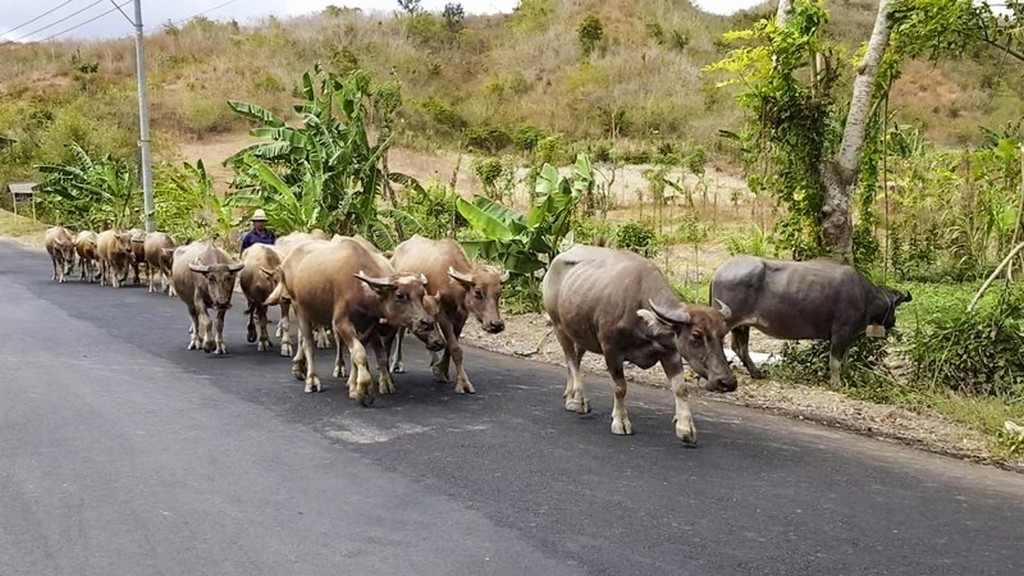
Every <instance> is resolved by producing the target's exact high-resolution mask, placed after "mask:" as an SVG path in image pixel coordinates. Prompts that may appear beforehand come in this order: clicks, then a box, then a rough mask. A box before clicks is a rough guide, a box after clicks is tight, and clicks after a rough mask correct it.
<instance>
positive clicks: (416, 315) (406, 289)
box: [355, 270, 444, 352]
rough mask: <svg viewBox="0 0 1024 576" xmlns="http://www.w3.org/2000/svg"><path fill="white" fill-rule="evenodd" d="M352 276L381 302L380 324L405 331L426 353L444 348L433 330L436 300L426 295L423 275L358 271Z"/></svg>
mask: <svg viewBox="0 0 1024 576" xmlns="http://www.w3.org/2000/svg"><path fill="white" fill-rule="evenodd" d="M355 277H356V278H358V279H359V280H361V281H362V282H363V283H365V284H366V285H367V286H369V287H370V288H371V289H372V290H373V291H374V292H376V293H377V296H378V297H379V298H380V301H381V316H380V323H381V324H387V325H389V326H393V327H395V328H407V329H409V330H410V331H411V332H412V333H413V334H415V335H416V337H417V338H419V339H420V340H422V341H423V342H424V343H425V344H426V345H427V349H428V350H432V351H435V352H436V351H438V350H441V349H442V348H444V338H442V336H441V331H440V330H438V328H437V312H438V306H437V301H436V300H435V299H433V298H431V297H429V296H427V278H426V276H424V275H423V274H394V275H391V276H384V277H372V276H367V275H366V274H365V273H364V272H363V271H362V270H360V271H359V272H357V273H356V274H355Z"/></svg>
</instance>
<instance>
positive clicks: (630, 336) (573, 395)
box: [543, 244, 736, 443]
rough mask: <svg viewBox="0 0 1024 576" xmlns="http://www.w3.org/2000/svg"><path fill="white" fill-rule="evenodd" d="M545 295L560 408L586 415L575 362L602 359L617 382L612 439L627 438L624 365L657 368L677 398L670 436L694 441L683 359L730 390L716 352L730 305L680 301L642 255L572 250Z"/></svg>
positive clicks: (561, 258)
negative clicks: (560, 380) (561, 378)
mask: <svg viewBox="0 0 1024 576" xmlns="http://www.w3.org/2000/svg"><path fill="white" fill-rule="evenodd" d="M543 294H544V308H545V309H546V310H547V313H548V316H550V317H551V322H552V324H553V327H554V332H555V336H556V337H557V338H558V343H559V344H561V346H562V351H563V352H564V353H565V363H566V367H567V368H568V377H567V378H566V386H565V392H564V393H563V394H562V395H563V396H564V397H565V409H566V410H571V411H574V412H578V413H580V414H586V413H588V412H590V403H589V402H588V401H587V397H586V395H585V394H584V392H583V378H582V377H581V376H580V360H581V359H582V358H583V355H584V354H585V353H587V352H593V353H595V354H602V355H603V356H604V359H605V364H606V365H607V366H608V372H609V373H611V376H612V379H613V380H614V381H615V398H614V405H613V407H612V434H632V433H633V426H632V424H631V423H630V421H629V415H628V414H627V413H626V403H625V399H626V378H625V376H624V375H623V371H622V365H623V362H624V361H628V362H630V363H632V364H635V365H636V366H638V367H640V368H642V369H645V370H646V369H648V368H650V367H651V366H654V365H655V364H657V363H661V367H662V368H663V369H664V370H665V375H666V376H667V377H668V381H669V383H670V384H671V386H672V391H673V392H674V393H675V399H676V406H675V419H674V420H675V432H676V436H678V437H679V439H680V440H682V441H683V442H687V443H694V442H696V441H697V430H696V428H694V425H693V416H692V414H691V412H690V401H689V392H688V390H687V387H686V384H685V382H684V380H683V363H682V358H685V359H686V360H687V362H689V363H690V364H691V365H692V366H693V367H694V369H695V370H697V371H698V372H700V371H703V372H705V373H707V374H708V379H709V380H710V381H712V382H713V383H714V384H715V386H716V387H719V388H722V389H733V390H734V389H735V388H736V379H735V377H734V376H733V375H732V372H731V371H730V370H729V363H728V361H727V360H726V359H725V352H724V351H723V350H722V339H723V338H724V337H725V334H726V319H727V318H728V316H729V313H730V312H729V308H728V306H724V305H722V308H721V310H716V309H714V308H710V307H708V306H700V305H696V304H688V303H684V302H682V301H681V300H680V299H679V297H678V296H677V295H676V293H675V292H674V291H673V290H672V287H671V286H670V285H669V283H668V280H667V279H666V278H665V276H664V274H662V272H661V270H659V269H658V267H657V266H655V265H654V263H653V262H651V261H650V260H648V259H646V258H644V257H642V256H639V255H637V254H634V253H633V252H620V251H616V250H611V249H608V248H598V247H593V246H584V245H581V244H576V245H574V246H573V247H572V248H570V249H569V250H567V251H566V252H563V253H561V254H559V255H558V256H556V257H555V259H554V260H553V261H552V262H551V265H550V267H549V268H548V271H547V273H546V274H545V275H544V283H543Z"/></svg>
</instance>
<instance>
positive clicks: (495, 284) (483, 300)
mask: <svg viewBox="0 0 1024 576" xmlns="http://www.w3.org/2000/svg"><path fill="white" fill-rule="evenodd" d="M448 277H449V278H451V279H452V280H455V281H456V282H458V283H459V285H461V286H462V288H463V289H464V290H465V291H466V297H465V300H464V301H463V302H464V305H465V307H466V311H467V312H469V313H470V314H471V315H472V316H473V317H474V318H476V319H477V320H478V321H479V322H480V324H481V325H482V326H483V328H484V331H485V332H488V333H490V334H498V333H500V332H501V331H503V330H504V329H505V321H504V320H502V319H501V312H500V311H499V310H498V299H499V298H500V297H501V284H502V283H503V282H505V281H506V280H508V272H504V273H499V272H498V270H497V269H496V268H493V267H491V266H478V267H477V269H476V270H475V271H473V272H468V273H467V272H459V271H457V270H455V269H454V268H452V267H450V266H449V267H448Z"/></svg>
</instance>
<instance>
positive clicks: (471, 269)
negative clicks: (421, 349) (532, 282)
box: [391, 235, 508, 394]
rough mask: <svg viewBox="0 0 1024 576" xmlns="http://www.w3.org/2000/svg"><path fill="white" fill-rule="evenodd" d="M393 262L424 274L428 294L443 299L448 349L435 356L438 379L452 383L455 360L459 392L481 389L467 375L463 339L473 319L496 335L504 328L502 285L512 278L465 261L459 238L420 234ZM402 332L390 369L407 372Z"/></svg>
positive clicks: (398, 251)
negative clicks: (501, 311) (451, 364)
mask: <svg viewBox="0 0 1024 576" xmlns="http://www.w3.org/2000/svg"><path fill="white" fill-rule="evenodd" d="M391 264H392V265H393V266H394V267H395V269H396V270H398V271H400V272H409V273H415V274H423V275H424V276H425V277H426V278H427V291H428V292H429V293H430V294H433V295H435V296H436V297H437V298H438V301H439V302H438V304H439V306H440V311H439V314H438V316H437V321H438V324H439V326H440V328H441V333H442V334H443V335H444V338H445V342H446V346H445V351H444V354H443V355H442V357H441V358H440V359H437V358H436V355H435V354H431V368H432V370H433V373H434V377H435V378H437V379H438V380H440V381H442V382H449V381H450V379H449V374H448V368H449V364H450V362H451V361H452V360H454V361H455V392H457V393H459V394H462V393H470V394H473V393H474V392H475V391H476V390H475V389H474V388H473V384H472V383H471V382H470V381H469V377H468V376H467V375H466V369H465V366H464V364H463V356H462V346H460V345H459V336H460V335H461V334H462V328H463V327H464V326H465V325H466V320H468V319H469V317H470V316H472V317H473V318H476V319H477V321H479V322H480V324H481V325H483V329H484V330H485V331H486V332H488V333H491V334H498V333H499V332H501V331H502V330H504V329H505V322H504V321H503V320H502V319H501V313H500V311H499V310H498V299H499V298H500V296H501V284H502V282H504V281H505V280H506V279H507V278H508V277H507V275H503V274H501V273H500V272H499V271H498V270H497V269H495V268H493V267H491V266H485V265H476V264H474V263H473V262H472V261H470V259H469V258H467V257H466V253H465V251H463V249H462V246H460V245H459V243H458V242H455V241H454V240H430V239H428V238H424V237H422V236H419V235H416V236H413V237H412V238H410V239H408V240H406V241H405V242H402V243H401V244H399V245H398V247H397V248H395V252H394V255H393V256H392V257H391ZM402 336H403V334H401V333H399V335H398V337H397V338H396V340H397V343H396V344H397V345H395V346H394V357H393V358H392V361H391V368H392V369H393V370H394V371H395V372H402V371H404V369H405V367H404V366H403V363H402V340H403V338H402Z"/></svg>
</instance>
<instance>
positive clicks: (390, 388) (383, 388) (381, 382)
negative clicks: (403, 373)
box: [377, 374, 395, 394]
mask: <svg viewBox="0 0 1024 576" xmlns="http://www.w3.org/2000/svg"><path fill="white" fill-rule="evenodd" d="M377 391H378V392H380V393H381V394H394V393H395V381H394V380H392V379H391V378H389V377H388V376H387V374H381V375H380V376H379V379H378V380H377Z"/></svg>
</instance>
